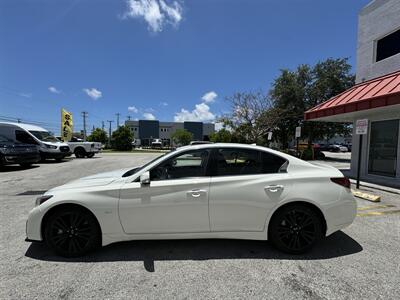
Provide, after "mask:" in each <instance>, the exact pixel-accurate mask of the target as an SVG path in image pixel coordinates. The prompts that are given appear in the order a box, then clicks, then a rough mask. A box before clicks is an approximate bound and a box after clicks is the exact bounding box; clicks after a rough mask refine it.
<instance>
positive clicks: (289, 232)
mask: <svg viewBox="0 0 400 300" xmlns="http://www.w3.org/2000/svg"><path fill="white" fill-rule="evenodd" d="M268 236H269V239H270V241H271V242H272V244H273V245H274V246H275V247H276V248H278V249H280V250H282V251H284V252H287V253H291V254H301V253H305V252H307V251H308V250H310V249H311V248H312V247H313V246H314V245H315V243H316V242H317V241H319V240H320V239H321V238H322V236H323V223H322V220H321V219H320V216H319V215H318V213H316V212H315V211H314V210H313V209H311V208H309V207H307V206H305V205H301V204H294V205H288V206H286V207H283V208H282V209H280V210H278V211H277V213H276V214H275V215H274V216H273V217H272V220H271V223H270V226H269V234H268Z"/></svg>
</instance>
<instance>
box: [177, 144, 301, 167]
mask: <svg viewBox="0 0 400 300" xmlns="http://www.w3.org/2000/svg"><path fill="white" fill-rule="evenodd" d="M206 148H242V149H253V150H259V151H264V152H269V153H271V154H275V155H277V156H280V157H282V158H284V159H286V160H288V161H290V162H291V163H296V164H300V165H304V164H306V165H308V163H307V162H306V161H303V160H301V159H298V158H296V157H294V156H292V155H289V154H286V153H283V152H280V151H277V150H273V149H271V148H267V147H263V146H257V145H254V144H252V145H249V144H239V143H214V144H200V145H188V146H183V147H179V148H178V149H176V151H179V152H181V151H186V150H190V149H206ZM175 153H176V152H175Z"/></svg>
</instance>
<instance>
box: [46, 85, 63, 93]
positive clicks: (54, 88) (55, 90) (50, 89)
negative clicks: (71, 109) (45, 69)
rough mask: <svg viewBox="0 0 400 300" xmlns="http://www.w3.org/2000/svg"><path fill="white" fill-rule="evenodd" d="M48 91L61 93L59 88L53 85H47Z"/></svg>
mask: <svg viewBox="0 0 400 300" xmlns="http://www.w3.org/2000/svg"><path fill="white" fill-rule="evenodd" d="M49 91H50V92H51V93H53V94H60V93H61V91H60V90H57V88H56V87H54V86H49Z"/></svg>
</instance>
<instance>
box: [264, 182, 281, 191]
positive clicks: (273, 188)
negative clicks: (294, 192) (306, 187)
mask: <svg viewBox="0 0 400 300" xmlns="http://www.w3.org/2000/svg"><path fill="white" fill-rule="evenodd" d="M265 189H266V190H268V191H270V192H272V193H276V192H278V191H281V190H283V185H281V184H277V185H269V186H267V187H265Z"/></svg>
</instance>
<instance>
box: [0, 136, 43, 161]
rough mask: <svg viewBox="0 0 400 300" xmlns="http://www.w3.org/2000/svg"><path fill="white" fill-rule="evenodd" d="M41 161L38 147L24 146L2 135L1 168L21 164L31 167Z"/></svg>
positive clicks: (0, 138)
mask: <svg viewBox="0 0 400 300" xmlns="http://www.w3.org/2000/svg"><path fill="white" fill-rule="evenodd" d="M39 160H40V154H39V150H38V148H37V146H36V145H30V144H22V143H19V142H15V141H13V140H10V139H9V138H7V137H5V136H3V135H0V167H2V166H4V165H12V164H19V165H21V166H22V167H29V166H30V165H31V164H34V163H37V162H38V161H39Z"/></svg>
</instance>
